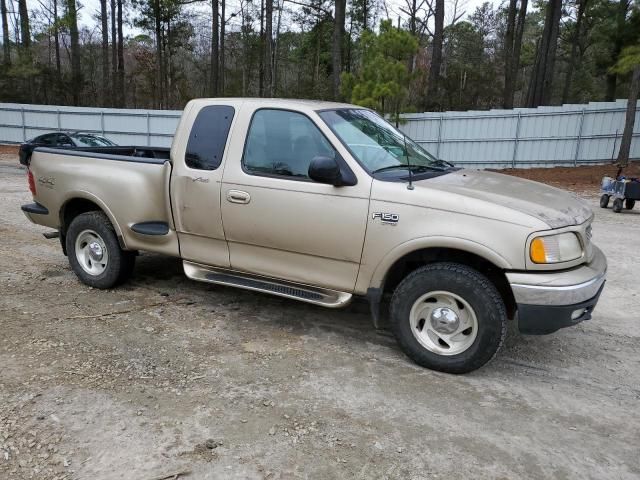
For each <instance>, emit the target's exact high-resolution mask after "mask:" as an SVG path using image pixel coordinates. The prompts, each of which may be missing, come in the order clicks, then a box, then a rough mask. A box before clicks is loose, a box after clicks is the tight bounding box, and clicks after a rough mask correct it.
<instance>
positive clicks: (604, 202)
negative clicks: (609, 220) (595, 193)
mask: <svg viewBox="0 0 640 480" xmlns="http://www.w3.org/2000/svg"><path fill="white" fill-rule="evenodd" d="M608 205H609V195H607V194H606V193H605V194H604V195H602V196H601V197H600V208H607V206H608Z"/></svg>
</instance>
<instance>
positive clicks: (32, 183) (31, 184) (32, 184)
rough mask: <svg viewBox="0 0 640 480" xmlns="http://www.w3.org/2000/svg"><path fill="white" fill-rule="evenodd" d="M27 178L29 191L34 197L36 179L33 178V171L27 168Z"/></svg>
mask: <svg viewBox="0 0 640 480" xmlns="http://www.w3.org/2000/svg"><path fill="white" fill-rule="evenodd" d="M27 179H28V181H29V190H30V191H31V195H33V196H34V197H35V195H36V181H35V180H34V179H33V173H31V170H30V169H29V170H27Z"/></svg>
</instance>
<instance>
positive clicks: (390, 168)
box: [371, 163, 443, 173]
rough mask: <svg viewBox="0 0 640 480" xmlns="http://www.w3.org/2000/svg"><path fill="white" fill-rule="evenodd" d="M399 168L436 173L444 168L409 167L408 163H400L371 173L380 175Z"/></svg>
mask: <svg viewBox="0 0 640 480" xmlns="http://www.w3.org/2000/svg"><path fill="white" fill-rule="evenodd" d="M399 168H406V169H407V170H412V169H415V170H418V171H420V170H435V171H436V172H442V171H443V169H442V168H438V167H431V166H427V165H407V164H406V163H399V164H397V165H387V166H386V167H381V168H378V169H376V170H374V171H373V172H371V173H380V172H386V171H388V170H396V169H399Z"/></svg>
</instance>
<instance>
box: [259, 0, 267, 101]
mask: <svg viewBox="0 0 640 480" xmlns="http://www.w3.org/2000/svg"><path fill="white" fill-rule="evenodd" d="M264 50H265V48H264V0H260V55H259V57H260V62H259V67H258V96H259V97H264Z"/></svg>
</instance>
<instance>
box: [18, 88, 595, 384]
mask: <svg viewBox="0 0 640 480" xmlns="http://www.w3.org/2000/svg"><path fill="white" fill-rule="evenodd" d="M28 178H29V186H30V189H31V192H32V193H33V198H34V203H31V204H29V205H24V206H23V207H22V210H23V211H24V213H25V214H26V215H27V217H28V218H29V219H30V220H31V221H32V222H34V223H37V224H40V225H44V226H47V227H51V228H53V229H55V230H56V231H57V233H56V232H53V235H50V236H54V235H59V237H60V240H61V244H62V250H63V252H64V253H65V254H66V255H67V256H68V257H69V263H70V264H71V267H72V268H73V270H74V272H75V273H76V274H77V276H78V278H79V279H80V280H81V281H82V282H84V283H86V284H87V285H91V286H93V287H96V288H111V287H113V286H114V285H116V284H118V283H120V282H123V281H125V280H126V279H127V277H129V276H130V275H131V273H132V271H133V267H134V261H135V258H136V254H137V252H138V251H140V250H144V251H148V252H155V253H160V254H165V255H172V256H175V257H180V258H182V260H183V264H184V271H185V273H186V275H187V276H188V277H189V278H192V279H194V280H198V281H203V282H212V283H216V284H223V285H231V286H235V287H239V288H245V289H249V290H255V291H258V292H265V293H270V294H273V295H280V296H283V297H287V298H292V299H296V300H300V301H303V302H309V303H313V304H317V305H321V306H324V307H330V308H336V307H343V306H345V305H347V304H348V303H349V302H350V300H351V299H352V298H353V297H354V296H361V297H365V298H366V299H367V300H368V302H369V304H370V306H371V312H372V317H373V321H374V326H375V327H376V328H378V326H379V322H380V318H381V316H384V317H385V318H387V317H386V316H387V314H388V320H389V322H390V325H391V328H392V330H393V332H394V335H395V336H396V338H397V340H398V342H399V344H400V346H401V348H402V349H403V351H404V352H405V353H406V354H407V355H408V356H409V357H410V358H412V359H413V360H414V361H415V362H416V363H418V364H420V365H422V366H425V367H428V368H431V369H435V370H441V371H445V372H452V373H463V372H469V371H471V370H474V369H476V368H479V367H481V366H482V365H484V364H485V363H487V362H488V361H489V360H490V359H491V358H493V356H494V355H495V354H496V353H497V351H498V349H499V348H500V346H501V345H502V343H503V340H504V337H505V332H506V327H507V321H508V320H509V319H515V320H516V321H517V322H518V328H519V329H520V331H521V332H522V333H528V334H544V333H551V332H554V331H556V330H558V329H559V328H562V327H566V326H570V325H574V324H576V323H578V322H581V321H583V320H587V319H589V318H591V312H592V311H593V309H594V307H595V305H596V302H597V300H598V297H599V295H600V293H601V291H602V288H603V286H604V282H605V275H606V268H607V264H606V259H605V257H604V255H603V254H602V252H601V251H600V250H599V249H598V248H597V247H596V246H595V245H593V244H592V242H591V222H592V219H593V213H592V211H591V209H590V208H589V207H588V206H587V205H586V204H585V203H584V202H583V201H581V200H579V199H578V198H576V197H575V196H574V195H571V194H569V193H567V192H564V191H562V190H558V189H556V188H552V187H549V186H546V185H542V184H539V183H535V182H531V181H527V180H522V179H517V178H513V177H508V176H504V175H500V174H496V173H489V172H482V171H475V170H464V169H459V168H455V167H453V166H452V165H451V164H449V163H447V162H444V161H442V160H439V159H436V158H434V157H433V156H432V155H430V154H429V153H428V152H427V151H425V150H424V149H423V148H421V147H420V146H419V145H417V144H416V143H415V142H413V141H412V140H411V139H409V138H407V137H406V136H404V135H403V134H402V133H400V132H399V131H398V130H396V129H395V128H393V127H392V126H391V125H390V124H389V123H387V122H386V121H385V120H384V119H382V118H381V117H380V116H378V115H377V114H376V113H374V112H372V111H370V110H367V109H364V108H360V107H356V106H353V105H348V104H339V103H329V102H314V101H303V100H300V101H298V100H278V99H241V98H239V99H229V98H225V99H200V100H193V101H191V102H189V104H188V105H187V106H186V108H185V110H184V113H183V115H182V119H181V120H180V124H179V126H178V129H177V131H176V133H175V137H174V140H173V145H172V147H171V150H170V151H169V150H168V149H161V148H149V147H142V148H133V147H112V148H104V149H99V150H96V149H92V150H91V151H83V150H82V149H79V150H73V151H65V150H57V149H51V148H37V149H36V150H35V151H34V153H33V156H32V159H31V163H30V165H29V171H28Z"/></svg>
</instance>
